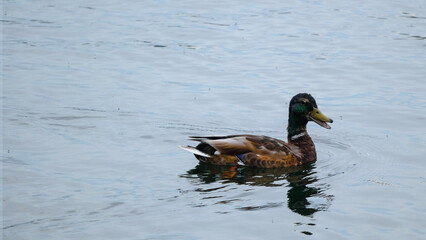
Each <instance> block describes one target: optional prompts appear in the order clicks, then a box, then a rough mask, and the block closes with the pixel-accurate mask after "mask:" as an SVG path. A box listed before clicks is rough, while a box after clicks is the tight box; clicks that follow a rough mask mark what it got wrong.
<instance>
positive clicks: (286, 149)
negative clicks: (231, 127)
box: [190, 135, 292, 155]
mask: <svg viewBox="0 0 426 240" xmlns="http://www.w3.org/2000/svg"><path fill="white" fill-rule="evenodd" d="M190 139H191V140H194V141H199V142H202V143H205V144H208V145H210V146H211V147H213V148H214V149H215V150H216V151H218V152H219V154H223V155H240V154H244V153H249V152H252V153H254V154H260V155H275V154H277V153H281V154H284V155H288V154H290V153H291V152H292V150H291V147H290V146H289V145H288V144H287V143H286V142H284V141H282V140H279V139H276V138H271V137H267V136H257V135H231V136H208V137H200V136H193V137H190Z"/></svg>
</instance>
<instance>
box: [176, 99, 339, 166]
mask: <svg viewBox="0 0 426 240" xmlns="http://www.w3.org/2000/svg"><path fill="white" fill-rule="evenodd" d="M309 121H313V122H315V123H317V124H318V125H320V126H321V127H324V128H327V129H330V128H331V127H330V126H329V125H328V124H327V123H332V122H333V120H332V119H331V118H328V117H327V116H325V115H324V114H322V113H321V112H320V111H319V110H318V106H317V103H316V101H315V99H314V98H313V97H312V96H311V95H310V94H308V93H299V94H297V95H295V96H294V97H293V98H292V99H291V101H290V105H289V116H288V126H287V133H288V134H287V141H288V143H286V142H284V141H282V140H280V139H276V138H272V137H267V136H261V135H230V136H204V137H203V136H192V137H190V140H194V141H198V142H200V143H199V144H198V145H197V146H196V147H192V146H180V147H181V148H183V149H185V150H187V151H189V152H191V153H193V154H194V155H195V157H196V158H197V159H198V160H199V161H201V162H204V163H210V164H215V165H234V166H235V165H245V166H250V167H258V168H282V167H291V166H299V165H302V164H305V163H309V162H314V161H316V158H317V156H316V151H315V145H314V142H313V141H312V139H311V137H310V136H309V134H308V132H307V131H306V124H307V123H308V122H309Z"/></svg>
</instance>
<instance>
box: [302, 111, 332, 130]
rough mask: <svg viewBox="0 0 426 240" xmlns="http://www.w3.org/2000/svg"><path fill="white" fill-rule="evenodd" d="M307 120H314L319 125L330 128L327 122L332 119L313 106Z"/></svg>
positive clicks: (330, 121)
mask: <svg viewBox="0 0 426 240" xmlns="http://www.w3.org/2000/svg"><path fill="white" fill-rule="evenodd" d="M308 118H309V120H312V121H314V122H316V123H317V124H318V125H320V126H321V127H324V128H327V129H330V128H331V127H330V126H329V125H328V124H327V122H329V123H332V122H333V119H331V118H328V117H327V116H325V115H324V114H323V113H322V112H321V111H320V110H318V108H315V107H314V110H313V111H312V113H311V114H310V115H309V116H308Z"/></svg>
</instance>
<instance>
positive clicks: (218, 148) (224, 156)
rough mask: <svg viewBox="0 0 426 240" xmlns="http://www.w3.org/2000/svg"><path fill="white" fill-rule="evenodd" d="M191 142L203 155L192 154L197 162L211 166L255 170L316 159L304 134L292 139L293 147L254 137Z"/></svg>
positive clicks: (280, 141) (312, 147)
mask: <svg viewBox="0 0 426 240" xmlns="http://www.w3.org/2000/svg"><path fill="white" fill-rule="evenodd" d="M191 140H195V141H199V142H201V143H200V144H199V145H198V146H197V147H196V149H197V150H199V151H201V152H203V153H205V154H206V155H205V156H201V155H197V154H195V156H196V157H197V159H199V160H200V161H202V162H206V163H211V164H215V165H238V164H239V163H240V164H243V165H246V166H252V167H258V168H281V167H290V166H298V165H302V164H303V163H305V162H307V161H315V159H316V156H315V146H313V142H312V140H311V138H310V137H309V135H307V133H306V135H304V136H301V137H300V138H298V139H296V141H295V143H296V144H292V143H290V144H289V143H286V142H284V141H282V140H279V139H276V138H271V137H267V136H256V135H232V136H220V137H218V136H215V137H191ZM301 147H302V148H303V149H301ZM305 149H306V150H308V151H305ZM312 150H313V151H312ZM302 152H303V153H305V152H306V153H308V154H306V153H305V154H302ZM312 154H313V155H312ZM308 155H309V156H308Z"/></svg>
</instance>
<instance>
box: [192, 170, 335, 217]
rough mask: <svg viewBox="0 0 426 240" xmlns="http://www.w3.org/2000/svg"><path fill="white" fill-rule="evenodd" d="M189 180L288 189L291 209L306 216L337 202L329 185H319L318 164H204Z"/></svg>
mask: <svg viewBox="0 0 426 240" xmlns="http://www.w3.org/2000/svg"><path fill="white" fill-rule="evenodd" d="M185 176H186V177H191V178H194V177H196V178H199V179H200V180H201V181H202V182H204V183H207V184H208V183H212V182H216V181H222V182H223V183H229V182H235V183H238V184H247V185H253V186H266V187H287V188H288V190H287V205H288V208H289V209H290V210H291V211H293V212H295V213H298V214H300V215H303V216H312V215H313V214H314V213H315V212H318V211H324V210H326V209H328V207H329V206H330V205H331V202H332V200H333V196H332V195H327V193H326V192H325V191H326V190H327V189H328V188H329V185H328V184H320V183H318V177H317V174H316V171H315V164H308V165H304V166H300V167H291V168H283V169H258V168H250V167H230V166H216V165H210V164H204V163H200V164H199V165H197V166H196V167H195V168H194V169H191V170H189V171H188V174H187V175H185Z"/></svg>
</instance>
